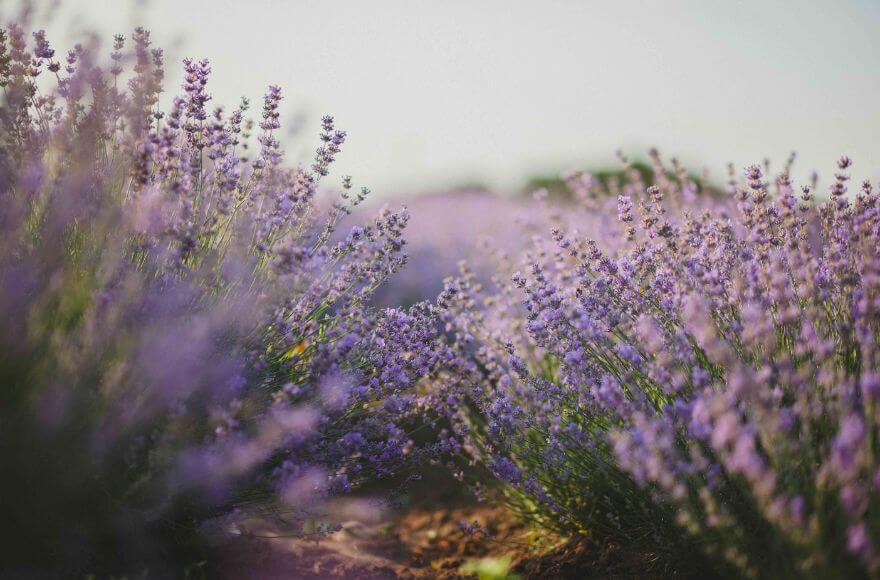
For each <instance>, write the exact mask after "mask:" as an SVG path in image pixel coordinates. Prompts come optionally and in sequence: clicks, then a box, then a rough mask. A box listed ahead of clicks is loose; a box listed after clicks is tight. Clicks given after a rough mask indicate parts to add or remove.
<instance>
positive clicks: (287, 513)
mask: <svg viewBox="0 0 880 580" xmlns="http://www.w3.org/2000/svg"><path fill="white" fill-rule="evenodd" d="M26 30H27V23H26V22H16V23H11V24H9V25H8V26H6V27H5V28H3V29H2V30H0V86H2V87H3V89H4V96H3V98H2V100H0V198H2V199H0V317H2V320H3V325H2V329H0V341H2V346H0V375H2V384H3V389H2V395H0V456H2V457H3V465H4V469H3V476H2V477H0V496H2V497H3V498H4V499H3V505H4V509H3V512H4V517H3V523H2V524H0V529H2V537H3V538H4V540H3V542H2V543H0V560H2V562H3V567H4V573H5V572H10V573H15V574H23V575H28V574H31V573H33V574H41V573H54V574H63V575H85V574H87V573H91V572H101V573H138V574H140V573H141V571H143V570H146V569H149V570H150V574H151V575H152V574H157V573H158V574H165V573H166V572H167V573H168V574H169V575H171V574H173V575H179V573H180V571H181V569H180V568H178V569H173V568H171V569H166V568H163V567H160V568H156V566H174V565H178V564H180V563H181V562H182V563H193V562H196V561H198V559H199V558H200V557H201V556H200V555H199V552H198V551H196V550H195V549H194V546H197V545H199V543H198V541H197V540H198V539H199V538H202V537H205V536H204V535H203V534H208V535H210V534H211V533H214V532H219V533H236V530H240V526H239V522H240V521H241V520H242V519H243V518H245V517H248V516H254V515H256V516H261V517H264V518H273V519H274V520H275V521H277V522H279V524H281V525H283V526H285V527H286V528H287V529H289V530H292V533H307V532H310V531H314V530H315V529H332V522H327V521H326V519H325V518H326V516H325V514H324V512H323V510H322V501H321V500H323V499H324V498H327V497H329V496H333V495H336V494H340V493H346V492H348V491H350V490H351V489H352V488H353V487H356V486H357V485H358V484H359V483H361V482H363V481H364V480H366V479H377V478H382V477H387V476H390V475H392V474H394V473H396V470H397V469H398V466H399V465H400V463H401V461H402V460H403V459H404V458H405V457H406V456H407V454H408V453H409V450H410V447H411V445H412V443H411V441H410V439H409V437H408V435H407V433H406V431H405V430H404V428H403V426H402V425H400V424H399V423H400V422H401V421H405V420H406V419H407V417H408V416H409V414H411V413H413V409H414V408H415V405H416V404H417V403H416V401H415V400H414V399H413V397H412V396H411V395H406V394H405V393H406V392H408V391H410V390H411V387H412V385H413V383H415V381H416V379H417V378H420V377H421V376H422V375H423V374H424V372H425V369H427V368H429V367H434V366H438V365H439V364H440V362H441V361H439V360H438V359H437V357H439V356H440V354H441V353H439V352H438V353H431V352H429V351H426V350H424V349H422V353H423V354H422V356H421V357H415V358H411V357H405V356H404V354H407V353H411V352H413V351H414V350H416V349H420V348H422V347H421V345H420V344H419V343H420V341H422V337H423V335H424V334H425V333H426V332H428V330H427V327H426V326H425V324H427V323H428V322H429V321H431V320H433V317H432V316H428V315H427V314H423V313H420V312H418V311H413V312H407V311H403V310H388V311H376V310H374V309H372V308H370V307H368V305H369V299H370V296H371V294H372V293H373V292H374V291H375V289H376V288H377V287H378V286H379V285H380V284H382V283H383V282H384V281H385V280H386V278H387V277H388V276H389V275H390V274H392V273H393V272H395V271H396V270H398V269H399V268H400V267H401V266H402V265H403V264H404V262H405V255H404V253H403V246H404V241H403V238H402V232H403V229H404V227H405V226H406V224H407V220H408V215H407V213H406V212H405V211H387V210H386V211H383V212H381V213H380V214H379V215H378V216H376V217H375V219H373V220H372V221H370V222H368V223H366V224H364V225H360V226H353V227H352V226H350V229H349V230H348V232H347V233H345V232H343V231H341V228H342V224H343V222H344V220H345V219H346V217H347V216H348V214H350V213H351V211H352V209H353V207H354V206H356V205H358V204H360V202H361V201H363V199H364V197H365V196H366V193H367V192H366V190H364V191H362V192H360V193H359V194H355V193H353V192H352V191H351V189H352V184H351V179H350V178H345V179H344V180H343V185H342V191H341V194H340V195H339V199H338V201H336V202H334V203H333V204H332V205H330V204H324V203H323V202H320V201H319V199H318V198H319V197H325V196H328V195H330V193H323V194H321V191H320V189H319V188H320V187H321V179H322V178H324V177H325V176H327V175H328V174H329V172H330V167H331V164H332V163H333V161H334V159H335V157H336V156H337V155H338V154H339V153H340V151H341V147H342V145H343V143H344V141H345V137H346V135H345V132H344V131H340V130H338V129H337V128H336V127H335V123H334V120H333V118H332V117H329V116H328V117H324V119H323V120H322V125H323V126H322V133H321V135H320V141H321V144H320V147H319V148H318V149H317V151H316V155H315V161H314V163H313V164H312V165H311V166H307V167H303V166H299V167H289V166H288V165H287V164H286V163H285V162H284V157H283V151H282V150H281V147H280V143H279V140H278V138H277V136H276V135H277V132H278V130H279V128H280V126H281V124H280V114H279V103H280V101H281V100H282V98H283V94H282V92H281V89H280V88H278V87H275V86H272V87H269V89H268V91H267V92H266V94H265V97H264V99H263V107H262V112H261V120H260V121H258V122H257V123H256V124H255V122H254V121H253V120H251V119H250V118H249V117H248V114H249V108H250V104H249V102H248V101H247V100H242V102H241V104H240V105H239V106H238V107H237V108H235V109H233V110H232V111H231V112H227V111H226V110H225V109H224V108H223V107H221V106H214V107H213V108H210V106H211V105H212V104H213V102H212V97H211V94H210V82H209V81H210V75H211V65H210V63H209V61H208V60H194V59H186V60H184V62H183V66H184V72H185V80H184V83H183V86H182V90H181V92H180V93H179V94H178V95H177V96H175V97H173V99H172V100H171V101H170V107H169V108H168V109H164V110H163V109H162V108H161V107H160V95H161V93H162V91H163V89H164V87H163V81H164V72H163V66H164V63H163V53H162V51H161V50H159V49H156V48H153V47H152V46H151V39H150V34H149V32H147V31H145V30H143V29H136V30H135V31H134V33H133V35H132V36H131V38H130V39H129V38H126V37H125V36H123V35H117V36H116V37H115V39H114V44H113V52H112V54H111V55H110V58H109V59H108V60H109V63H105V62H104V61H103V59H102V58H101V57H100V54H99V52H98V51H97V49H96V48H95V47H84V46H80V45H78V46H77V47H75V48H74V49H73V50H71V51H70V52H69V53H68V55H67V58H66V60H65V66H64V67H63V68H62V67H61V66H60V64H59V62H58V61H56V60H55V52H54V50H53V49H52V48H51V45H50V43H49V40H48V39H47V37H46V35H45V33H44V32H42V31H37V32H34V33H33V34H32V35H31V34H28V33H27V32H26ZM129 42H131V45H132V46H131V48H129V47H128V43H129ZM41 75H42V76H43V78H39V77H41ZM46 76H49V77H50V78H49V79H46V78H45V77H46ZM44 81H47V82H44ZM255 126H256V129H255ZM252 133H256V135H255V138H256V142H257V144H258V147H253V146H252V144H251V138H252V137H253V135H252ZM319 194H321V195H319ZM328 205H329V209H326V208H327V206H328ZM322 207H325V209H321V208H322ZM316 522H319V523H316ZM320 522H323V523H320ZM160 563H161V564H160ZM151 566H152V567H151ZM161 570H165V571H164V572H162V571H161Z"/></svg>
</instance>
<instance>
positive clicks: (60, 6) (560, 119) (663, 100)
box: [0, 0, 880, 196]
mask: <svg viewBox="0 0 880 580" xmlns="http://www.w3.org/2000/svg"><path fill="white" fill-rule="evenodd" d="M15 4H16V2H15V0H13V2H9V0H6V2H4V3H2V4H0V5H3V6H4V12H5V13H9V12H10V11H11V9H12V8H13V7H14V6H15ZM36 6H37V9H38V11H43V12H46V13H50V14H51V15H52V17H53V18H54V23H53V26H51V27H50V30H49V31H50V33H51V34H50V38H53V39H54V42H55V44H56V45H57V46H56V48H59V49H60V48H65V49H66V46H67V45H69V44H70V43H72V42H74V41H76V40H78V39H79V35H80V34H81V33H82V32H84V31H87V30H89V29H92V28H94V27H95V25H96V24H97V25H98V26H99V27H100V30H99V31H100V32H101V33H103V35H104V36H105V37H106V39H107V43H108V44H109V42H110V41H111V38H112V34H113V33H116V32H130V30H131V28H132V27H133V26H134V25H137V24H141V25H144V26H145V27H147V28H149V29H150V30H151V31H152V33H153V37H154V41H155V44H157V45H159V46H162V47H164V48H165V49H166V51H167V53H168V60H167V62H168V68H169V72H168V79H167V83H166V91H167V92H166V96H167V95H168V94H170V91H173V90H174V89H175V88H176V87H178V86H179V84H180V81H181V76H182V75H181V71H180V66H179V62H180V60H181V59H182V58H183V57H184V56H192V57H196V58H202V57H209V58H210V59H211V62H212V65H213V67H214V71H215V73H214V77H213V79H212V86H211V87H210V90H211V92H212V93H213V95H214V104H218V103H225V104H227V105H230V106H231V105H234V104H235V103H236V102H237V99H238V97H239V96H241V95H246V96H249V97H251V98H252V99H253V100H254V101H256V100H257V99H259V97H260V95H261V94H262V92H261V91H262V90H264V87H265V86H266V85H268V84H270V83H274V84H278V85H281V87H282V88H283V89H284V91H285V95H286V99H285V101H284V106H285V113H286V118H285V120H286V122H287V123H286V126H287V128H289V129H290V128H293V129H297V128H299V129H302V130H303V131H304V133H305V135H304V138H301V139H293V138H290V139H288V142H287V146H288V152H289V153H291V154H293V155H302V156H305V157H310V152H311V149H312V148H313V146H314V138H313V135H315V134H316V132H317V127H318V123H319V119H320V116H321V115H322V114H325V113H330V114H333V115H335V116H336V118H337V123H338V125H339V126H340V127H342V128H344V129H346V130H348V131H349V142H348V143H347V144H346V147H345V152H344V154H343V155H342V156H341V157H340V159H339V165H338V167H337V169H336V171H337V173H339V174H346V173H348V174H351V175H353V176H354V177H355V181H356V183H358V184H362V185H368V186H370V188H371V189H373V191H374V193H375V194H376V195H379V196H392V195H401V194H406V195H412V194H415V193H419V192H424V191H441V190H448V189H450V188H452V189H460V188H463V187H469V186H474V185H484V186H487V187H490V188H492V189H495V190H499V191H503V192H506V193H512V192H514V191H519V190H520V189H522V188H523V187H525V184H526V183H527V182H528V181H529V180H530V179H531V178H533V177H535V176H541V175H554V174H555V173H557V172H558V171H560V170H564V169H574V168H576V169H589V168H595V167H599V166H603V165H613V164H614V151H615V150H616V149H618V148H621V149H623V150H624V151H625V152H626V153H627V154H628V155H630V156H632V157H634V158H638V157H639V156H640V155H642V154H643V153H644V151H645V150H646V149H647V148H648V147H650V146H657V147H658V148H660V150H661V152H663V153H664V154H665V155H666V156H671V155H676V156H678V157H679V159H681V160H682V162H683V163H684V164H685V165H687V166H688V167H689V168H690V169H692V170H693V171H694V172H695V173H699V172H700V171H701V170H702V169H703V168H704V167H705V168H707V169H709V170H710V172H711V175H712V176H713V177H714V179H715V180H716V181H717V182H718V183H722V182H723V181H724V180H725V168H726V165H727V163H728V162H733V163H734V164H736V166H737V168H741V167H742V166H744V165H746V164H749V163H753V162H759V161H761V160H762V159H764V158H765V157H766V158H770V159H772V160H774V161H775V162H776V163H777V164H781V163H782V162H783V161H784V160H785V158H786V157H787V156H788V154H789V153H790V151H792V150H796V151H797V152H798V154H799V162H798V164H797V166H796V167H797V171H796V172H795V177H804V176H806V175H807V174H808V173H809V172H810V171H811V170H813V169H816V170H817V171H819V173H820V176H823V175H824V176H828V175H830V173H831V169H832V165H833V161H834V160H835V159H836V158H837V157H838V156H839V155H841V154H842V153H846V154H848V155H849V156H851V157H852V158H853V159H854V161H855V163H856V165H855V174H856V175H857V176H863V177H877V176H878V173H877V172H876V171H874V173H873V174H870V175H869V174H866V173H868V171H869V168H876V167H878V166H880V164H878V157H880V141H878V139H877V135H878V134H880V108H878V106H877V99H878V94H880V72H878V66H877V55H878V54H880V35H878V34H877V30H878V27H880V2H877V1H876V0H802V1H788V2H785V1H774V0H770V1H768V0H742V1H735V0H729V1H725V2H704V1H699V0H694V1H680V0H670V1H663V2H644V1H637V0H622V1H616V2H607V1H593V0H540V1H539V0H514V1H511V0H479V1H475V0H442V1H439V0H433V1H432V0H372V1H369V2H364V1H362V0H334V1H333V2H322V1H317V0H314V1H306V0H248V1H232V0H151V1H146V2H136V1H134V0H64V1H63V2H60V3H49V2H37V3H36ZM62 54H63V53H62ZM176 65H178V66H176ZM295 119H299V120H298V121H297V122H293V121H294V120H295ZM289 137H292V136H289Z"/></svg>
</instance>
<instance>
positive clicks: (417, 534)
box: [216, 480, 651, 580]
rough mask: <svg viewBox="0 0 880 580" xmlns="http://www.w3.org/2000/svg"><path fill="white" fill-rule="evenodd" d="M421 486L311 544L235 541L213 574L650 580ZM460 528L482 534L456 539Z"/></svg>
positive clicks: (369, 579) (613, 555) (601, 554)
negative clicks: (473, 565)
mask: <svg viewBox="0 0 880 580" xmlns="http://www.w3.org/2000/svg"><path fill="white" fill-rule="evenodd" d="M428 485H429V486H430V488H429V490H428V491H427V493H414V494H413V495H414V497H420V498H422V499H421V500H420V501H419V502H417V503H410V504H409V505H407V506H406V507H405V508H404V509H402V510H399V511H397V512H394V513H376V514H373V515H372V516H369V515H367V516H366V517H364V516H363V514H364V513H365V510H363V509H354V510H352V509H350V506H348V507H346V506H341V507H340V510H341V511H342V512H343V513H344V512H345V511H346V510H347V509H348V511H350V512H352V513H358V514H359V515H360V516H361V517H360V518H358V519H352V520H349V521H347V522H346V523H345V524H343V529H342V530H341V531H339V532H336V533H334V534H330V535H328V536H323V537H321V538H320V539H317V540H316V539H302V538H297V539H293V538H277V539H264V538H259V537H239V538H236V539H234V540H232V541H230V542H229V543H228V544H227V545H226V546H225V548H224V549H223V550H222V554H221V557H220V559H219V561H217V562H216V564H217V566H216V569H217V570H219V571H220V572H219V574H220V577H221V578H224V579H229V580H232V579H239V578H260V579H263V578H265V579H270V580H272V579H281V578H285V579H332V578H346V579H349V580H360V579H364V580H379V579H396V578H400V579H422V578H460V577H462V574H461V572H460V568H461V566H462V565H463V564H465V563H466V562H468V561H474V560H479V559H481V558H485V557H493V558H499V557H509V558H510V559H511V563H512V573H513V574H516V575H517V576H518V577H520V578H578V579H580V578H614V577H620V578H634V577H641V578H649V577H651V576H647V575H640V574H639V573H638V572H637V570H638V561H637V559H633V558H630V557H626V555H624V554H621V553H619V552H618V551H615V550H613V549H605V550H602V551H597V550H595V549H592V548H589V547H588V546H587V545H585V544H583V543H576V542H571V541H564V540H561V539H558V538H551V537H548V536H546V535H541V534H540V533H539V532H536V531H534V530H530V529H529V528H528V527H527V526H525V525H524V524H522V523H521V522H519V521H518V520H516V519H515V518H513V517H512V516H511V515H510V514H508V513H506V512H504V511H503V510H501V509H499V508H497V507H493V506H491V505H489V504H487V503H476V502H474V501H473V500H470V499H468V498H466V497H465V496H463V495H462V494H461V492H460V488H458V487H456V484H455V483H450V482H447V481H442V480H441V481H432V482H430V483H429V484H428ZM422 491H425V490H422ZM360 507H361V508H362V506H360ZM366 511H368V510H366ZM462 521H465V522H468V523H470V524H473V523H476V524H478V525H479V528H480V529H482V530H483V531H484V532H485V533H468V532H466V531H464V530H463V529H462V526H461V525H460V522H462ZM267 534H271V531H269V532H267Z"/></svg>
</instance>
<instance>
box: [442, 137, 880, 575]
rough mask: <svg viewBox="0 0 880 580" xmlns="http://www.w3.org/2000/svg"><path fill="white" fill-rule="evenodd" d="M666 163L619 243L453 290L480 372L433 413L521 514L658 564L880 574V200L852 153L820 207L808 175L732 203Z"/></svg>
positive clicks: (463, 281)
mask: <svg viewBox="0 0 880 580" xmlns="http://www.w3.org/2000/svg"><path fill="white" fill-rule="evenodd" d="M652 160H653V166H654V171H653V183H652V184H650V186H649V185H648V184H646V183H644V182H643V180H642V179H641V177H640V176H639V175H636V174H634V175H633V176H632V179H631V180H630V181H629V182H628V183H627V184H623V185H622V186H620V187H619V188H617V190H616V191H615V192H614V193H615V194H616V195H617V200H616V202H617V203H616V205H617V213H618V220H619V222H620V224H621V229H620V232H619V234H618V236H617V237H616V238H615V239H607V238H606V239H604V240H600V241H598V242H597V241H593V240H590V239H588V238H586V237H582V236H576V235H570V234H567V233H566V232H565V231H563V230H562V229H554V231H553V233H552V239H551V240H548V241H544V240H536V242H535V249H534V250H533V251H532V252H531V253H530V254H528V255H527V257H526V263H527V270H526V272H525V273H519V272H517V273H513V274H512V277H511V278H510V279H511V280H512V284H510V283H506V282H505V281H504V280H503V279H502V275H503V274H504V273H503V272H501V273H500V274H499V276H498V277H497V278H496V284H497V287H496V288H495V289H486V288H484V287H482V286H481V285H480V284H478V283H476V282H475V281H474V280H473V277H472V276H471V275H469V274H468V273H467V272H466V271H465V273H464V275H463V276H461V277H459V278H458V279H455V280H450V281H449V282H448V284H447V288H446V290H445V291H444V294H443V295H442V296H441V302H442V303H443V304H446V305H447V306H448V308H447V310H446V311H445V312H444V313H443V316H444V317H445V318H446V320H447V324H448V328H449V329H450V331H451V332H453V333H454V336H455V339H456V342H457V345H458V348H459V350H460V352H461V353H462V356H464V357H465V358H466V359H467V360H468V361H469V363H468V364H466V365H465V364H462V365H461V369H463V370H462V371H459V372H458V374H457V375H456V379H454V380H450V381H449V382H445V383H443V384H442V385H440V386H439V387H438V388H439V389H440V391H438V397H437V398H436V399H435V401H434V404H435V405H438V406H443V407H445V409H446V413H447V415H448V417H449V420H450V423H451V424H452V425H453V426H454V429H453V431H454V438H455V439H456V440H457V442H458V444H459V445H460V446H461V448H462V449H463V450H465V451H466V452H467V456H468V457H469V458H470V461H472V462H473V463H474V464H475V465H476V466H477V467H476V468H477V469H478V470H482V472H483V473H485V474H488V475H489V476H490V479H492V480H494V481H496V482H499V483H501V484H502V485H503V491H504V499H505V501H506V502H507V503H508V505H510V506H511V508H512V509H514V510H516V511H517V512H518V513H520V514H521V515H523V516H524V517H526V518H528V519H530V520H532V521H534V522H536V523H537V524H539V525H540V526H543V527H546V528H550V529H555V530H558V531H560V532H563V533H566V534H570V535H574V536H575V537H580V538H583V539H586V540H589V541H593V542H596V543H598V544H604V543H613V544H616V545H618V546H623V547H624V548H626V549H630V550H635V551H637V552H639V553H641V554H643V559H644V564H645V566H646V567H647V569H654V570H657V571H663V572H666V573H672V572H697V571H700V572H702V573H713V574H721V575H728V576H745V577H767V578H777V577H804V576H810V577H816V578H833V577H841V578H842V577H848V578H849V577H873V576H876V575H877V574H878V573H880V568H878V566H880V559H878V552H877V546H876V541H877V539H878V538H880V528H878V524H877V521H878V519H877V510H878V498H880V491H878V490H880V470H878V468H880V463H878V455H877V453H876V440H877V437H878V431H877V417H876V414H877V397H878V394H877V391H878V386H877V385H878V384H880V383H878V381H877V376H878V375H877V365H878V362H880V361H878V355H880V351H878V348H877V338H878V331H880V317H878V310H877V308H878V305H880V303H878V301H877V300H878V280H880V277H878V268H880V255H878V252H877V236H878V235H880V229H878V228H880V219H878V203H880V198H878V193H877V191H876V190H875V189H874V188H873V187H872V185H871V183H869V182H865V183H863V184H862V187H861V189H860V191H859V192H858V193H856V195H855V196H853V197H849V196H848V195H847V190H848V184H849V180H850V176H849V169H850V166H851V161H850V160H849V159H848V158H846V157H844V158H841V159H840V161H839V162H838V170H837V172H836V173H835V175H834V181H833V183H832V185H831V188H830V193H829V196H828V199H827V200H825V201H821V202H819V201H817V200H816V199H815V198H814V195H815V194H814V188H815V185H808V186H804V187H803V188H802V189H801V190H800V192H798V193H796V192H795V190H794V187H793V185H792V184H791V182H790V178H789V168H790V165H791V161H789V163H788V164H787V165H786V166H785V168H784V169H783V170H782V171H780V172H779V173H778V175H777V176H776V177H775V178H774V179H773V180H772V183H768V182H767V181H766V180H765V173H766V171H767V169H766V168H764V169H762V168H761V167H759V166H752V167H749V168H748V169H747V170H746V172H745V180H744V182H740V181H739V180H736V179H732V180H731V184H730V191H729V194H730V195H729V197H727V198H718V197H715V196H709V197H707V196H702V195H699V188H698V187H697V185H696V183H695V182H694V181H693V179H692V178H690V177H688V175H687V174H686V173H685V172H684V171H683V170H681V168H680V167H679V166H678V165H677V164H673V167H671V168H668V167H665V166H664V164H663V163H662V161H661V160H660V157H659V155H657V154H656V153H652ZM584 183H585V184H586V185H585V186H583V191H584V192H590V191H594V192H595V191H596V190H597V188H599V187H600V186H599V185H597V184H595V183H594V182H591V180H589V176H586V178H583V179H581V178H578V179H577V180H575V182H574V185H576V186H581V184H584ZM602 193H603V194H606V193H607V191H606V190H603V192H602ZM596 197H597V198H600V197H601V196H596ZM683 201H685V203H682V202H683ZM701 205H702V206H703V209H702V210H699V209H697V211H696V212H695V211H694V208H699V207H700V206H701ZM470 473H471V474H473V473H474V468H473V467H472V468H471V471H470Z"/></svg>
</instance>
